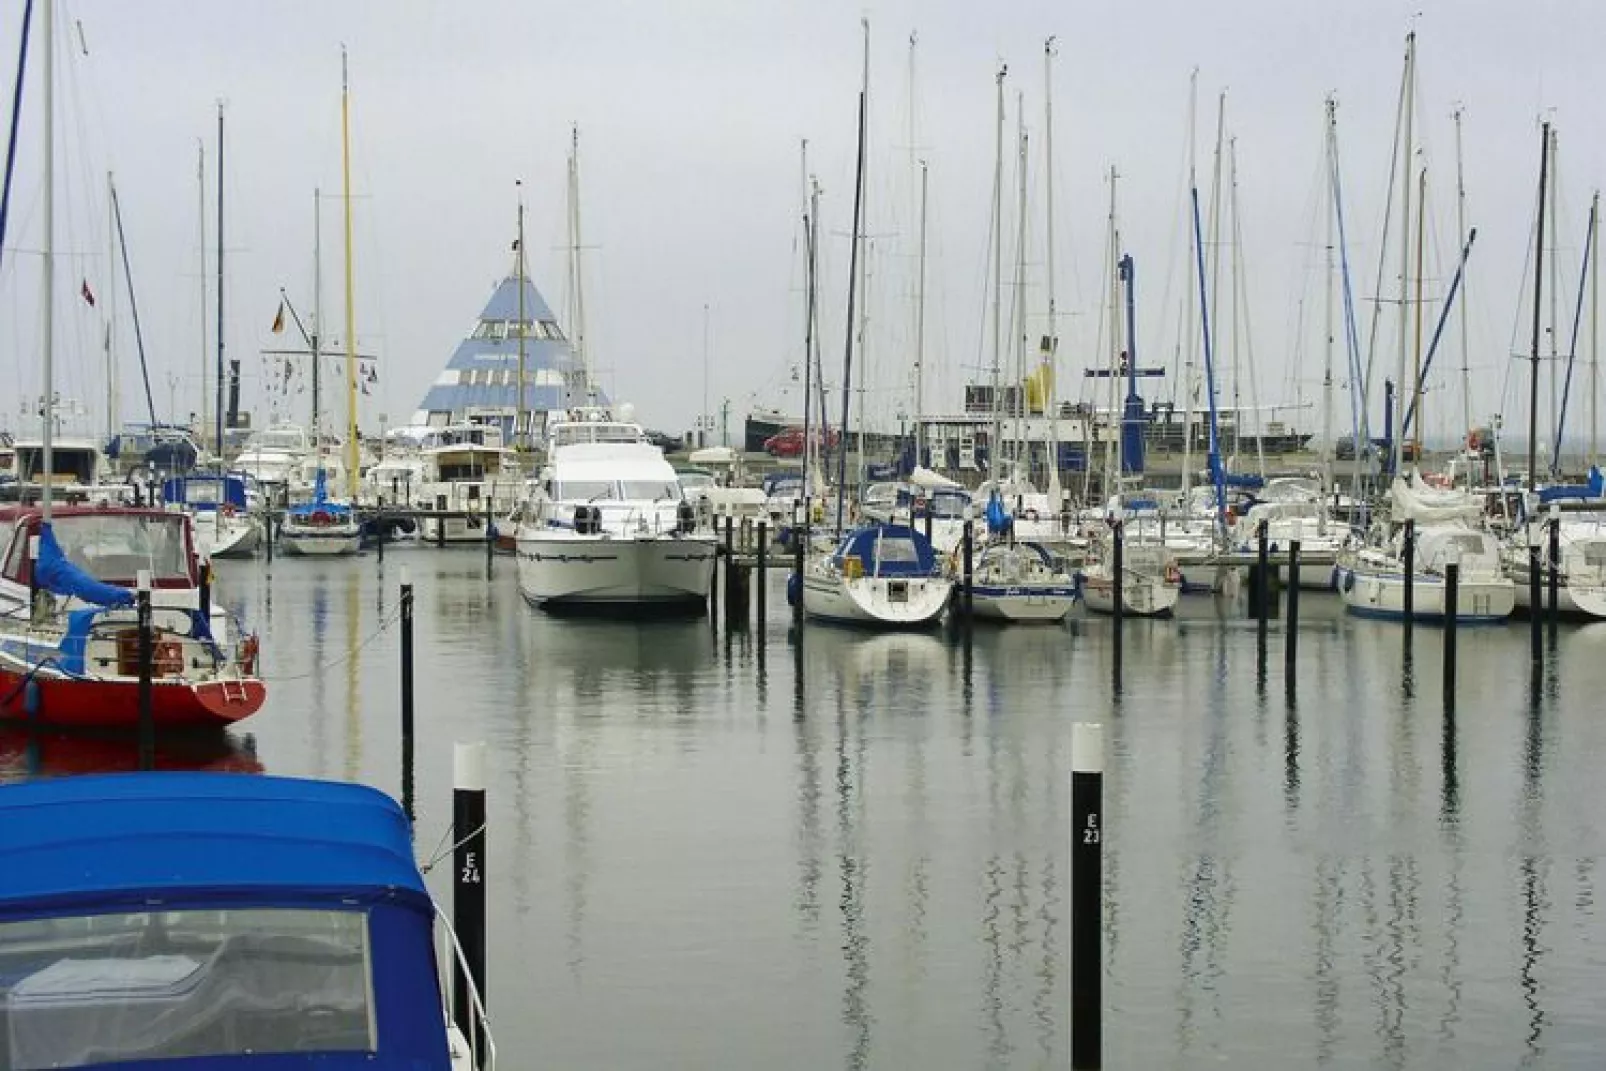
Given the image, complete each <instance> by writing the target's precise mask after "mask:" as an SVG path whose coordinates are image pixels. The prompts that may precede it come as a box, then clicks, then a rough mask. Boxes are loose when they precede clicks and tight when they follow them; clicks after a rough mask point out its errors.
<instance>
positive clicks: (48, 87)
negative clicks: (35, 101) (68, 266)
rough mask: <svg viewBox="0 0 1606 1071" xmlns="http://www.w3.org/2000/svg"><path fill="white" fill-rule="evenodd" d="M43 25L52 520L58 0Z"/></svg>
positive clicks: (45, 440) (44, 458) (43, 434)
mask: <svg viewBox="0 0 1606 1071" xmlns="http://www.w3.org/2000/svg"><path fill="white" fill-rule="evenodd" d="M44 14H45V17H44V19H43V23H42V26H41V31H42V36H43V37H44V46H45V123H44V127H45V130H44V138H45V168H44V170H45V255H44V265H45V278H44V306H45V331H44V335H45V338H44V342H45V360H44V391H43V397H42V398H41V400H40V406H39V413H40V423H41V424H42V427H41V429H40V436H39V440H40V441H39V453H40V458H41V464H42V465H43V476H44V479H43V480H42V481H41V484H42V486H41V487H40V494H39V512H40V517H41V518H42V520H43V522H44V523H45V524H49V523H50V504H51V503H50V499H51V485H52V484H53V483H54V482H55V464H56V441H55V434H56V428H55V425H56V396H55V380H56V104H55V95H56V0H45V12H44Z"/></svg>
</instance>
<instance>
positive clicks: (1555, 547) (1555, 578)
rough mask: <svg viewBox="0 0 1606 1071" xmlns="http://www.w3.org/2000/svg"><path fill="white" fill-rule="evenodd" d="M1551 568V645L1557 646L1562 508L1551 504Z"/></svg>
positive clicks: (1559, 614) (1549, 577) (1548, 577)
mask: <svg viewBox="0 0 1606 1071" xmlns="http://www.w3.org/2000/svg"><path fill="white" fill-rule="evenodd" d="M1548 527H1549V529H1550V570H1549V572H1548V574H1547V577H1546V579H1547V580H1548V581H1549V583H1550V607H1549V621H1550V646H1551V647H1553V648H1554V647H1555V646H1556V620H1557V618H1559V617H1560V616H1561V592H1560V590H1559V589H1560V588H1561V510H1560V509H1559V508H1558V507H1557V506H1556V505H1555V504H1554V503H1552V504H1551V506H1550V524H1549V525H1548Z"/></svg>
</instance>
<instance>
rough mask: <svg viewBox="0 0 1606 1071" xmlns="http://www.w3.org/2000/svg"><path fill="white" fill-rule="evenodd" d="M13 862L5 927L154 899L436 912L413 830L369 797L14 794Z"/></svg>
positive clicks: (139, 789) (6, 810)
mask: <svg viewBox="0 0 1606 1071" xmlns="http://www.w3.org/2000/svg"><path fill="white" fill-rule="evenodd" d="M0 857H3V858H4V859H5V860H6V867H5V870H6V878H5V880H4V881H3V882H0V919H8V918H34V917H41V916H47V915H51V914H57V913H60V912H61V911H63V910H81V909H84V908H86V907H115V906H117V905H125V904H129V903H147V902H149V901H150V900H151V899H153V898H160V899H164V900H170V901H185V902H192V903H194V902H211V901H224V900H227V901H232V902H233V903H235V904H239V903H242V902H244V900H245V899H246V898H249V899H250V900H251V902H253V903H256V904H259V905H262V906H298V905H307V904H317V903H328V902H331V901H361V902H376V901H381V900H397V899H400V900H403V901H410V902H413V903H416V904H417V905H418V906H419V907H421V908H423V909H425V910H432V909H431V908H430V907H429V904H430V901H429V894H428V892H427V891H426V890H425V888H424V883H423V879H422V878H421V877H420V876H419V873H418V867H417V865H416V864H415V863H414V862H413V847H412V839H411V836H410V832H409V827H408V823H407V819H406V816H405V815H404V814H403V813H402V810H401V808H400V807H398V806H397V805H396V802H395V801H394V800H392V799H390V797H388V796H386V795H385V794H384V793H382V792H380V791H378V790H377V789H372V788H368V787H367V786H364V785H353V784H342V783H335V782H324V781H305V780H298V779H294V778H284V777H242V776H238V775H234V774H207V773H157V774H152V773H139V774H106V775H95V776H87V777H71V778H62V779H59V780H51V781H34V782H30V783H28V784H21V785H9V786H5V787H3V788H0Z"/></svg>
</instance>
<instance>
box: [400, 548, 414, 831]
mask: <svg viewBox="0 0 1606 1071" xmlns="http://www.w3.org/2000/svg"><path fill="white" fill-rule="evenodd" d="M401 739H402V754H401V784H402V810H404V811H406V812H407V820H408V821H409V822H411V821H413V818H414V814H413V578H412V577H411V576H410V575H409V573H408V570H407V567H406V566H402V571H401Z"/></svg>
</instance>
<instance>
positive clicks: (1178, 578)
mask: <svg viewBox="0 0 1606 1071" xmlns="http://www.w3.org/2000/svg"><path fill="white" fill-rule="evenodd" d="M1165 582H1166V583H1167V584H1180V583H1182V569H1181V568H1180V567H1178V565H1177V564H1176V563H1175V562H1172V563H1171V564H1170V565H1167V566H1166V567H1165Z"/></svg>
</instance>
